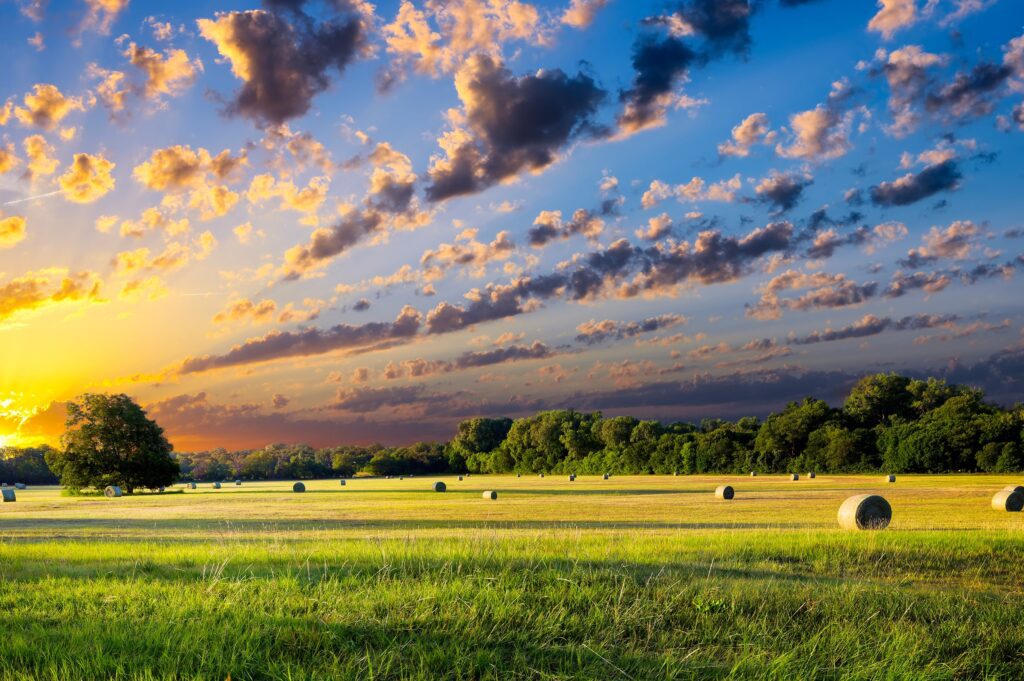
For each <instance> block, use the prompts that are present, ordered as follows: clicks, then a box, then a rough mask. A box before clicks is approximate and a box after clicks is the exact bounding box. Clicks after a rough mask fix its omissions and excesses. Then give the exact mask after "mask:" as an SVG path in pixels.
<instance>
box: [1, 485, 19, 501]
mask: <svg viewBox="0 0 1024 681" xmlns="http://www.w3.org/2000/svg"><path fill="white" fill-rule="evenodd" d="M0 494H3V497H4V500H3V503H5V504H9V503H11V502H13V501H17V500H18V496H17V495H16V494H15V493H14V490H13V489H11V488H10V487H4V488H2V489H0Z"/></svg>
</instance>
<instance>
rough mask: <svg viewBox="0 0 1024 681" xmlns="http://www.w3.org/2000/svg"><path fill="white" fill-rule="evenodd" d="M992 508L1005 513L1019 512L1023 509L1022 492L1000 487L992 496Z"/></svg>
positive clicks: (1023, 499) (1023, 497) (1023, 495)
mask: <svg viewBox="0 0 1024 681" xmlns="http://www.w3.org/2000/svg"><path fill="white" fill-rule="evenodd" d="M992 508H994V509H995V510H997V511H1006V512H1007V513H1020V511H1021V509H1024V492H1018V491H1016V490H1006V489H1001V490H999V491H998V492H996V495H995V496H994V497H992Z"/></svg>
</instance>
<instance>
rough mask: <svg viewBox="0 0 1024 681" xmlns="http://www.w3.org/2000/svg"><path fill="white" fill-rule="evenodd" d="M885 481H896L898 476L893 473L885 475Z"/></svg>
mask: <svg viewBox="0 0 1024 681" xmlns="http://www.w3.org/2000/svg"><path fill="white" fill-rule="evenodd" d="M885 481H886V482H896V476H895V475H893V474H892V473H889V475H887V476H885Z"/></svg>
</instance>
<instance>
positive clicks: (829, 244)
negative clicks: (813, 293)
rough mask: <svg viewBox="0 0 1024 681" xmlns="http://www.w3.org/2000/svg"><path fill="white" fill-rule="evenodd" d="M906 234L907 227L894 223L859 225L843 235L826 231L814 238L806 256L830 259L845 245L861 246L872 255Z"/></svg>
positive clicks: (830, 230)
mask: <svg viewBox="0 0 1024 681" xmlns="http://www.w3.org/2000/svg"><path fill="white" fill-rule="evenodd" d="M907 234H908V230H907V226H906V225H904V224H903V223H902V222H896V221H890V222H882V223H879V224H877V225H875V226H874V227H873V228H868V226H867V225H861V226H860V227H858V228H857V229H855V230H853V231H852V232H849V233H848V234H845V235H840V234H839V232H837V231H836V230H835V229H827V230H823V231H821V232H818V233H817V234H816V235H815V236H814V242H813V243H812V244H811V247H810V248H808V249H807V256H808V257H810V258H816V259H819V258H820V259H824V258H831V257H832V255H833V254H834V253H835V251H836V249H837V248H839V247H840V246H845V245H853V246H862V247H863V248H864V250H865V252H867V253H874V252H875V250H877V249H878V248H881V247H884V246H886V245H887V244H890V243H892V242H894V241H899V240H900V239H903V238H905V237H906V236H907Z"/></svg>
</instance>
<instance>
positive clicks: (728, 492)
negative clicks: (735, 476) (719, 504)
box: [715, 485, 736, 499]
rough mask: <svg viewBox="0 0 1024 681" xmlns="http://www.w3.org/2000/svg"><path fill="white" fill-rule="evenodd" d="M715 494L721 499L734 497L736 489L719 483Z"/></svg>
mask: <svg viewBox="0 0 1024 681" xmlns="http://www.w3.org/2000/svg"><path fill="white" fill-rule="evenodd" d="M715 496H716V497H718V498H719V499H732V498H733V497H734V496H736V491H735V490H734V489H733V488H732V487H731V486H730V485H719V486H718V487H717V488H716V489H715Z"/></svg>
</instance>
